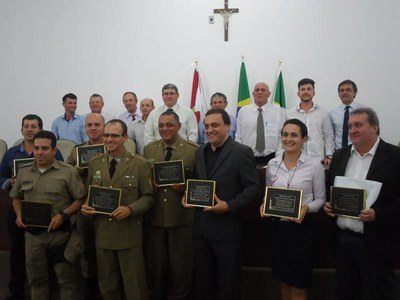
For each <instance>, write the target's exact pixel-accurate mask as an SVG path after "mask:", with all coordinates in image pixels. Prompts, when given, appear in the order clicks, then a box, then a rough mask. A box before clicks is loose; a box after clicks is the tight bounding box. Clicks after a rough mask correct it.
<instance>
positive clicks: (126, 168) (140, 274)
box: [81, 119, 153, 300]
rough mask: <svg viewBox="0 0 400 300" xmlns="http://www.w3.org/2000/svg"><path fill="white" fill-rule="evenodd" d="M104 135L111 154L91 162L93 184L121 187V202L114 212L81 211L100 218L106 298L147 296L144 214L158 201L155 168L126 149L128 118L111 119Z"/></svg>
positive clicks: (97, 227) (84, 207)
mask: <svg viewBox="0 0 400 300" xmlns="http://www.w3.org/2000/svg"><path fill="white" fill-rule="evenodd" d="M103 137H104V139H103V141H104V144H105V146H106V149H107V153H105V154H103V155H100V156H99V157H96V158H94V159H92V160H91V161H90V162H89V173H88V183H89V184H91V185H98V186H102V187H112V188H118V189H121V190H122V195H121V203H120V206H119V207H118V208H117V209H115V210H114V211H113V212H112V213H111V215H105V214H96V212H95V209H94V208H93V207H91V206H88V205H87V204H84V205H82V209H81V211H82V213H83V214H84V215H86V216H95V231H96V253H97V268H98V278H99V287H100V293H101V296H102V298H103V299H104V300H108V299H112V300H115V299H125V298H126V299H130V300H134V299H147V298H148V291H147V284H146V277H145V269H144V268H145V267H144V259H143V250H142V247H143V245H142V239H143V238H142V217H143V214H144V213H145V212H146V211H147V210H148V209H149V208H150V206H151V205H152V203H153V191H152V186H151V177H150V167H149V164H148V163H147V162H146V161H145V160H144V158H143V157H141V156H140V155H135V154H132V153H129V152H128V151H126V150H125V147H124V142H125V141H126V140H127V139H128V136H127V127H126V124H125V123H124V122H123V121H121V120H116V119H114V120H111V121H109V122H108V123H107V124H106V126H105V128H104V135H103Z"/></svg>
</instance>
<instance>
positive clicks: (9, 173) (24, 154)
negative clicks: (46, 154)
mask: <svg viewBox="0 0 400 300" xmlns="http://www.w3.org/2000/svg"><path fill="white" fill-rule="evenodd" d="M42 129H43V121H42V119H41V118H40V117H39V116H37V115H31V114H29V115H26V116H24V117H23V119H22V128H21V133H22V136H23V137H24V140H23V141H22V142H21V143H20V144H18V145H16V146H14V147H11V148H10V149H8V151H7V152H6V154H5V155H4V157H3V160H2V162H1V166H0V186H1V188H2V189H3V190H11V187H12V186H13V185H14V183H15V176H14V159H21V158H31V157H33V137H34V136H35V135H36V134H37V133H38V132H39V131H41V130H42ZM56 159H57V160H63V157H62V155H61V152H60V151H59V150H57V153H56ZM15 219H16V215H15V212H14V209H13V207H12V204H11V202H10V207H9V210H8V234H9V236H10V242H11V251H10V275H11V279H10V282H9V284H8V288H9V298H10V299H24V293H25V273H26V271H25V238H24V233H25V230H24V229H21V228H19V227H18V226H17V225H16V224H15Z"/></svg>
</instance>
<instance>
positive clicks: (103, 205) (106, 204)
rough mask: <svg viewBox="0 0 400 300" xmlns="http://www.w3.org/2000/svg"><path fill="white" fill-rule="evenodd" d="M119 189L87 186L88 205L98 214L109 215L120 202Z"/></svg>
mask: <svg viewBox="0 0 400 300" xmlns="http://www.w3.org/2000/svg"><path fill="white" fill-rule="evenodd" d="M121 192H122V190H121V189H116V188H106V187H100V186H94V185H90V186H89V194H88V205H89V206H91V207H93V208H94V209H95V212H96V213H98V214H106V215H110V214H111V213H112V212H113V211H114V210H115V209H116V208H117V207H118V206H119V205H120V202H121Z"/></svg>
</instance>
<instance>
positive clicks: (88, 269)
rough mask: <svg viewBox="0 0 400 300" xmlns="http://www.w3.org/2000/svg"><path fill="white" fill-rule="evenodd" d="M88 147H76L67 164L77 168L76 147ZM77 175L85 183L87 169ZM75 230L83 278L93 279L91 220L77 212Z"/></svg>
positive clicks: (94, 266) (94, 252) (93, 250)
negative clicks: (77, 236) (79, 245)
mask: <svg viewBox="0 0 400 300" xmlns="http://www.w3.org/2000/svg"><path fill="white" fill-rule="evenodd" d="M87 145H90V144H89V142H86V143H83V144H80V145H76V146H75V147H74V148H73V149H72V151H71V154H70V155H69V156H68V158H67V163H68V164H70V165H71V166H77V152H78V151H77V149H76V148H77V147H80V146H87ZM78 172H79V175H80V176H81V178H82V181H83V182H84V183H86V182H87V175H88V169H80V170H79V171H78ZM76 229H77V231H78V234H79V237H80V244H81V249H82V256H81V271H82V276H83V277H84V278H93V280H96V281H97V279H96V278H95V277H96V276H97V266H96V247H95V233H94V232H95V231H94V222H93V219H92V218H86V217H84V216H83V215H82V213H81V212H80V211H79V212H78V213H77V214H76Z"/></svg>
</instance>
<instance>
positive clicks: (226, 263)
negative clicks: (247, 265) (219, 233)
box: [194, 237, 241, 300]
mask: <svg viewBox="0 0 400 300" xmlns="http://www.w3.org/2000/svg"><path fill="white" fill-rule="evenodd" d="M194 261H195V295H196V299H197V300H200V299H202V300H217V299H218V300H230V299H240V274H241V240H234V241H229V240H228V241H220V240H209V239H206V238H204V237H195V243H194Z"/></svg>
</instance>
